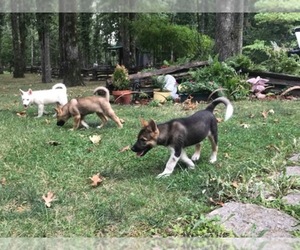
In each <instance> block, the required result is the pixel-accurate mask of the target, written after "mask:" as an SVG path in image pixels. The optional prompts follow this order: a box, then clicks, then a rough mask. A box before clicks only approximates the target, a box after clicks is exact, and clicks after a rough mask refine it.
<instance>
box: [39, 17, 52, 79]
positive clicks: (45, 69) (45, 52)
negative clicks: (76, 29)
mask: <svg viewBox="0 0 300 250" xmlns="http://www.w3.org/2000/svg"><path fill="white" fill-rule="evenodd" d="M50 15H51V14H48V13H37V14H36V18H37V23H38V33H39V41H40V48H41V70H42V82H43V83H49V82H51V61H50V45H49V43H50V37H49V32H50V26H49V25H50Z"/></svg>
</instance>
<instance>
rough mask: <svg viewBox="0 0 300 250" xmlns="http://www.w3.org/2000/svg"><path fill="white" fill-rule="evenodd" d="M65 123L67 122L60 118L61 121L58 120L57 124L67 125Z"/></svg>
mask: <svg viewBox="0 0 300 250" xmlns="http://www.w3.org/2000/svg"><path fill="white" fill-rule="evenodd" d="M65 123H66V122H65V121H63V120H59V121H57V123H56V125H57V126H60V127H61V126H63V125H65Z"/></svg>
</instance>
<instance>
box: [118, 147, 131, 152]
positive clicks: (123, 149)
mask: <svg viewBox="0 0 300 250" xmlns="http://www.w3.org/2000/svg"><path fill="white" fill-rule="evenodd" d="M128 150H130V145H128V146H126V147H124V148H122V149H120V150H119V152H120V153H123V152H125V151H128Z"/></svg>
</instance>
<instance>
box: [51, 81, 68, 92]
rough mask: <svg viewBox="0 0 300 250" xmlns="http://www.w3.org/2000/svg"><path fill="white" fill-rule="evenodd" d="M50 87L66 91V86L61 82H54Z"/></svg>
mask: <svg viewBox="0 0 300 250" xmlns="http://www.w3.org/2000/svg"><path fill="white" fill-rule="evenodd" d="M52 89H63V90H65V91H66V90H67V87H66V85H64V84H63V83H56V84H54V85H53V86H52Z"/></svg>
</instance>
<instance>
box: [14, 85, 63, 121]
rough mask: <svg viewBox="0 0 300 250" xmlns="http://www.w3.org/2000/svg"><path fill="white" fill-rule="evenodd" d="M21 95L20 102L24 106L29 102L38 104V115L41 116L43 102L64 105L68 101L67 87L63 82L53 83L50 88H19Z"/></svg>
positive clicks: (29, 103) (26, 106)
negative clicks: (24, 89)
mask: <svg viewBox="0 0 300 250" xmlns="http://www.w3.org/2000/svg"><path fill="white" fill-rule="evenodd" d="M20 92H21V96H22V103H23V106H24V107H25V108H28V106H29V105H31V104H36V105H37V106H38V116H37V117H41V116H42V115H43V113H45V112H44V105H45V104H57V103H58V104H60V105H62V106H63V105H65V104H66V103H67V102H68V97H67V88H66V86H65V85H64V84H63V83H57V84H55V85H54V86H53V87H52V89H47V90H37V91H33V90H31V89H28V91H23V90H21V89H20Z"/></svg>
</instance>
